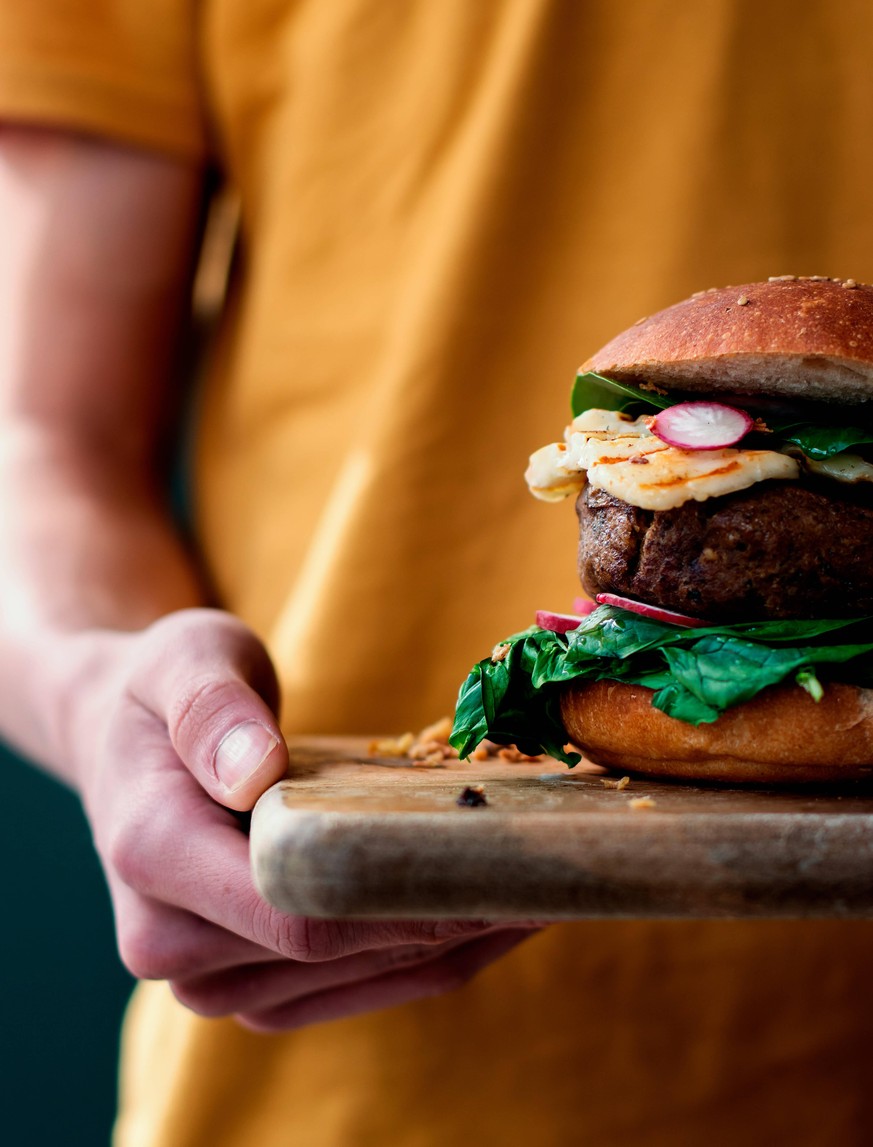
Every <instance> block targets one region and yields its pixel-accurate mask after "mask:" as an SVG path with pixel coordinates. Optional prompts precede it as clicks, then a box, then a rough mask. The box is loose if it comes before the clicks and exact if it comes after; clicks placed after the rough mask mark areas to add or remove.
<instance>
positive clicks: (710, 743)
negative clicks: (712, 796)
mask: <svg viewBox="0 0 873 1147" xmlns="http://www.w3.org/2000/svg"><path fill="white" fill-rule="evenodd" d="M652 697H653V693H652V690H651V689H645V688H643V687H642V686H641V685H626V684H623V683H619V682H617V681H595V682H591V683H589V684H582V685H570V686H568V687H567V688H566V689H565V690H564V692H563V693H562V695H561V716H562V718H563V721H564V726H565V728H566V730H567V732H568V734H569V736H570V739H571V740H572V741H573V742H574V744H576V745H578V746H580V748H581V749H582V751H583V752H584V754H585V756H586V757H588V759H589V760H591V761H594V762H595V763H596V764H600V765H606V766H608V767H609V768H613V769H620V770H621V771H623V772H628V773H640V774H643V775H646V776H657V777H665V778H673V779H677V778H681V779H685V780H702V781H717V782H719V783H722V784H724V783H728V784H795V783H800V782H802V783H804V784H807V783H829V782H833V781H847V780H864V779H870V778H871V777H873V690H870V689H861V688H858V687H857V686H854V685H842V684H831V685H828V687H827V688H826V689H825V694H824V696H823V697H822V699H821V700H820V701H813V699H812V698H811V697H810V696H809V694H808V693H806V692H805V691H804V690H803V689H801V688H800V687H799V686H797V685H780V686H774V687H772V688H770V689H766V690H765V691H764V692H763V693H759V694H758V696H757V697H755V698H753V700H751V701H747V702H746V703H745V704H743V705H739V706H737V707H736V708H735V709H729V710H728V711H727V712H726V713H723V714H722V716H721V717H719V719H718V720H717V721H715V722H714V723H713V724H708V725H696V726H695V725H689V724H687V723H686V722H684V721H677V720H676V719H675V718H673V717H668V716H667V715H666V714H665V713H662V712H661V711H660V710H659V709H655V708H654V707H653V706H652Z"/></svg>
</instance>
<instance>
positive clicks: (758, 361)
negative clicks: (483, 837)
mask: <svg viewBox="0 0 873 1147" xmlns="http://www.w3.org/2000/svg"><path fill="white" fill-rule="evenodd" d="M571 406H572V421H571V422H570V424H569V426H568V427H567V428H566V431H565V434H564V438H563V441H561V442H557V443H553V444H551V445H548V446H545V447H543V448H542V449H541V450H538V451H536V452H535V453H534V454H533V455H532V457H531V460H530V465H529V467H528V471H527V475H526V477H527V481H528V485H529V486H530V488H531V491H532V493H533V494H534V495H536V496H537V497H540V498H542V499H544V500H546V501H558V500H561V499H563V498H566V497H568V496H575V498H576V511H577V514H578V518H579V577H580V581H581V584H582V587H583V589H584V590H585V591H586V593H587V595H588V598H587V599H580V600H579V601H578V602H577V605H576V607H575V610H574V612H573V614H571V615H559V614H552V613H547V612H545V611H543V612H541V613H539V614H538V615H537V622H538V624H537V625H534V626H532V627H530V628H529V629H526V630H524V631H522V632H520V633H516V634H513V635H512V636H510V637H508V638H506V640H504V641H501V642H499V643H498V645H497V646H495V648H494V650H493V652H492V654H491V656H490V657H486V658H485V659H484V660H483V661H481V662H479V664H478V665H476V666H474V668H473V670H472V671H471V673H470V675H469V676H468V678H467V680H466V681H465V682H464V684H463V685H462V687H461V691H460V694H459V698H458V705H457V709H456V714H455V722H454V727H453V730H452V736H451V743H452V744H453V746H454V747H455V748H456V749H457V750H458V751H459V754H460V755H461V756H466V755H468V754H469V753H470V752H471V751H472V749H473V748H474V747H475V746H476V745H477V744H478V743H479V742H480V741H481V740H483V739H486V738H487V739H489V740H491V741H496V742H497V743H499V744H514V745H516V746H517V747H518V748H519V749H520V750H521V751H522V752H524V753H529V754H534V753H539V752H546V753H548V754H549V755H551V756H554V757H557V758H558V759H560V760H563V761H565V762H566V763H568V764H571V765H572V764H575V763H576V762H577V761H578V760H579V759H580V752H581V753H584V755H585V756H586V757H587V758H588V759H589V760H591V761H593V762H595V763H597V764H601V765H605V766H607V767H610V768H613V769H620V770H622V771H627V772H635V773H640V774H645V775H654V776H663V777H673V778H685V779H694V780H712V781H718V782H729V783H733V782H740V783H744V782H752V783H766V784H771V783H784V782H788V783H792V782H823V781H824V782H827V781H832V780H845V779H852V780H857V779H862V778H865V777H869V776H870V775H873V287H871V286H866V285H863V284H860V283H856V282H854V280H851V279H846V280H835V279H827V278H824V277H820V276H813V277H808V278H803V277H796V276H780V277H778V278H776V279H770V280H769V281H767V282H763V283H750V284H746V285H743V286H739V287H725V288H720V289H712V290H709V291H704V292H700V293H698V294H696V295H693V296H692V297H691V298H690V299H686V300H684V301H683V302H680V303H677V304H676V305H674V306H671V307H668V308H667V309H666V310H663V311H660V312H659V313H657V314H655V315H653V316H651V317H650V318H646V319H644V320H641V321H640V322H638V323H637V324H635V325H634V326H632V327H631V328H629V329H628V330H626V331H624V332H623V333H621V334H620V335H618V336H617V337H616V338H614V339H613V340H612V341H611V342H609V343H608V344H607V345H606V346H605V347H603V349H602V350H600V351H598V352H597V353H596V354H595V355H593V357H592V358H590V359H589V360H588V361H587V362H586V363H585V364H584V365H583V366H582V367H581V368H580V371H579V374H578V376H577V378H576V382H575V385H574V388H573V393H572V402H571ZM577 750H578V751H577Z"/></svg>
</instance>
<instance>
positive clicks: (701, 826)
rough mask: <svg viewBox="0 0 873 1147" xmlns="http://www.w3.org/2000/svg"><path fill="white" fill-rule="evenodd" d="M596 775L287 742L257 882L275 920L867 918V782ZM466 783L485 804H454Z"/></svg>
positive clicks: (258, 847)
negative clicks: (723, 784) (803, 785)
mask: <svg viewBox="0 0 873 1147" xmlns="http://www.w3.org/2000/svg"><path fill="white" fill-rule="evenodd" d="M616 776H617V774H612V775H611V777H612V779H615V777H616ZM604 779H610V775H609V774H606V773H605V772H604V771H603V770H600V769H597V768H596V767H594V766H588V768H587V769H586V767H585V766H584V765H583V766H579V767H577V768H576V769H572V770H571V769H567V768H566V767H565V766H564V765H562V764H559V763H558V762H554V761H551V760H548V761H545V762H541V763H536V764H510V763H504V762H502V761H486V762H474V763H469V764H465V763H458V764H451V765H450V766H448V767H445V768H425V767H421V766H411V765H410V764H409V762H405V761H402V760H395V759H390V758H372V757H368V756H367V753H366V742H364V741H361V740H307V741H300V742H298V743H296V744H294V745H293V746H292V768H291V771H290V773H289V775H288V777H287V779H286V780H284V781H281V782H280V783H279V784H278V785H275V786H274V787H273V788H272V789H270V790H269V791H268V792H267V793H265V794H264V796H263V797H262V798H261V800H260V801H259V803H258V805H257V806H256V808H255V810H254V813H253V816H252V825H251V854H252V866H253V872H254V876H255V881H256V883H257V886H258V888H259V890H260V892H261V894H262V895H263V896H264V897H265V898H266V899H267V900H268V901H270V903H272V904H274V905H275V906H276V907H277V908H279V909H281V910H282V911H284V912H289V913H293V914H300V915H308V916H325V917H368V916H369V917H394V918H401V917H406V918H414V917H419V918H424V917H432V918H433V917H470V918H479V917H485V918H491V919H512V918H516V919H519V918H536V919H574V918H575V919H579V918H590V917H616V916H623V917H700V918H702V917H755V916H757V917H775V916H783V917H811V916H818V917H826V916H836V917H851V916H858V917H870V916H873V786H871V785H870V784H869V783H865V784H859V785H854V786H849V787H845V788H843V789H842V790H824V789H810V788H807V789H795V790H791V791H786V790H785V789H780V790H779V791H767V790H763V789H745V790H744V789H736V788H734V789H724V788H709V787H704V786H700V785H688V784H683V785H679V784H671V783H668V782H656V781H650V780H640V779H632V780H631V782H630V783H629V784H628V786H627V787H625V788H624V789H616V788H607V787H606V786H605V785H604V783H603V781H604ZM468 785H482V786H483V788H484V794H485V797H486V799H487V802H488V803H487V805H485V806H484V807H481V808H469V807H459V806H458V804H457V803H456V802H457V798H458V796H459V794H460V793H461V792H462V790H463V789H464V788H465V787H466V786H468ZM641 799H642V800H643V802H644V804H647V806H648V807H639V806H638V805H635V802H639V801H640V800H641Z"/></svg>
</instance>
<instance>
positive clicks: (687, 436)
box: [649, 402, 754, 450]
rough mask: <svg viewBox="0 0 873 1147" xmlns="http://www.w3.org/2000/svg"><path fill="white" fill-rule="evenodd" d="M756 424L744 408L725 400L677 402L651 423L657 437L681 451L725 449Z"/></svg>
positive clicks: (650, 425) (651, 428) (650, 426)
mask: <svg viewBox="0 0 873 1147" xmlns="http://www.w3.org/2000/svg"><path fill="white" fill-rule="evenodd" d="M753 426H754V420H753V419H752V417H751V416H750V415H748V414H747V413H746V412H745V410H738V409H737V408H736V407H735V406H725V405H724V403H722V402H678V403H677V404H676V405H675V406H668V407H667V409H666V410H662V411H661V412H660V413H659V414H656V415H655V417H654V418H653V419H652V420H651V422H650V423H649V429H650V430H651V431H652V433H653V434H654V435H655V437H656V438H660V439H661V441H662V442H666V443H667V445H668V446H678V447H679V449H680V450H722V449H723V448H724V447H725V446H733V445H734V443H736V442H739V440H740V439H741V438H743V437H744V436H745V435H746V434H748V433H749V431H750V430H751V429H752V427H753Z"/></svg>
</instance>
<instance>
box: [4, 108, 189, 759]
mask: <svg viewBox="0 0 873 1147" xmlns="http://www.w3.org/2000/svg"><path fill="white" fill-rule="evenodd" d="M198 189H199V177H198V174H197V172H196V171H194V170H191V169H188V168H186V167H185V166H184V165H180V164H174V163H172V162H171V161H160V160H158V159H156V158H154V157H149V156H145V155H139V154H137V153H133V152H129V153H125V152H121V153H118V152H117V151H116V150H115V149H113V148H111V147H107V146H104V145H100V144H96V143H94V142H91V141H87V140H82V139H76V138H75V137H63V136H61V137H56V136H53V135H50V134H49V135H42V134H41V133H33V132H27V131H23V132H15V131H13V132H9V131H8V130H4V131H2V132H0V230H2V232H3V235H2V238H3V249H4V259H3V261H2V266H0V729H2V731H3V732H4V733H5V734H6V735H7V736H8V737H10V738H11V739H12V740H13V741H14V742H15V743H16V744H18V746H19V747H20V748H22V749H24V750H25V751H26V752H28V753H29V754H31V755H32V756H34V757H35V758H36V759H38V760H40V761H42V762H43V763H44V764H46V765H47V766H48V767H50V768H52V769H53V770H54V771H56V772H58V773H59V774H60V775H62V776H64V777H65V779H67V780H70V781H74V780H75V778H74V777H73V776H72V775H71V773H70V771H69V770H70V764H69V762H67V761H66V760H65V759H63V757H64V754H63V752H62V751H61V750H60V748H59V745H58V743H57V742H58V734H57V715H58V713H59V712H60V711H61V710H62V708H63V699H64V696H65V693H66V691H67V690H68V689H69V678H70V676H71V675H73V676H75V675H76V674H81V673H83V672H87V671H88V667H87V665H82V664H78V663H77V658H78V657H79V656H80V654H79V651H80V650H81V649H82V648H83V644H82V643H81V642H76V641H75V640H73V638H74V637H75V636H76V635H77V634H79V633H83V632H87V631H89V630H91V631H93V630H106V631H113V630H118V631H123V630H131V629H137V628H139V627H142V626H144V625H146V624H148V623H149V622H151V621H153V620H154V619H155V618H157V617H159V616H161V615H163V614H164V613H167V612H169V611H171V610H174V609H178V608H182V607H185V606H190V605H196V604H200V603H201V602H202V600H203V592H202V589H201V586H200V582H199V578H198V575H197V572H196V570H195V567H194V564H193V563H192V561H191V560H190V557H189V555H188V554H187V553H186V551H185V549H184V547H183V545H182V544H181V542H180V540H179V538H178V536H177V534H176V532H175V530H174V528H173V526H172V523H171V521H170V519H169V515H168V514H167V511H166V507H165V505H164V500H163V498H162V495H161V489H160V471H159V460H160V448H161V445H162V441H163V433H164V429H165V422H166V417H167V412H168V409H169V408H170V403H169V402H168V401H167V399H166V398H165V397H163V396H165V395H167V394H169V393H170V378H171V373H170V372H171V369H172V362H173V352H174V348H175V345H176V339H177V335H178V331H179V325H180V317H181V316H182V315H183V314H184V308H185V301H186V287H187V282H188V270H189V267H190V261H191V251H192V244H193V241H194V236H195V234H196V221H197V210H198V201H197V196H198Z"/></svg>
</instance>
